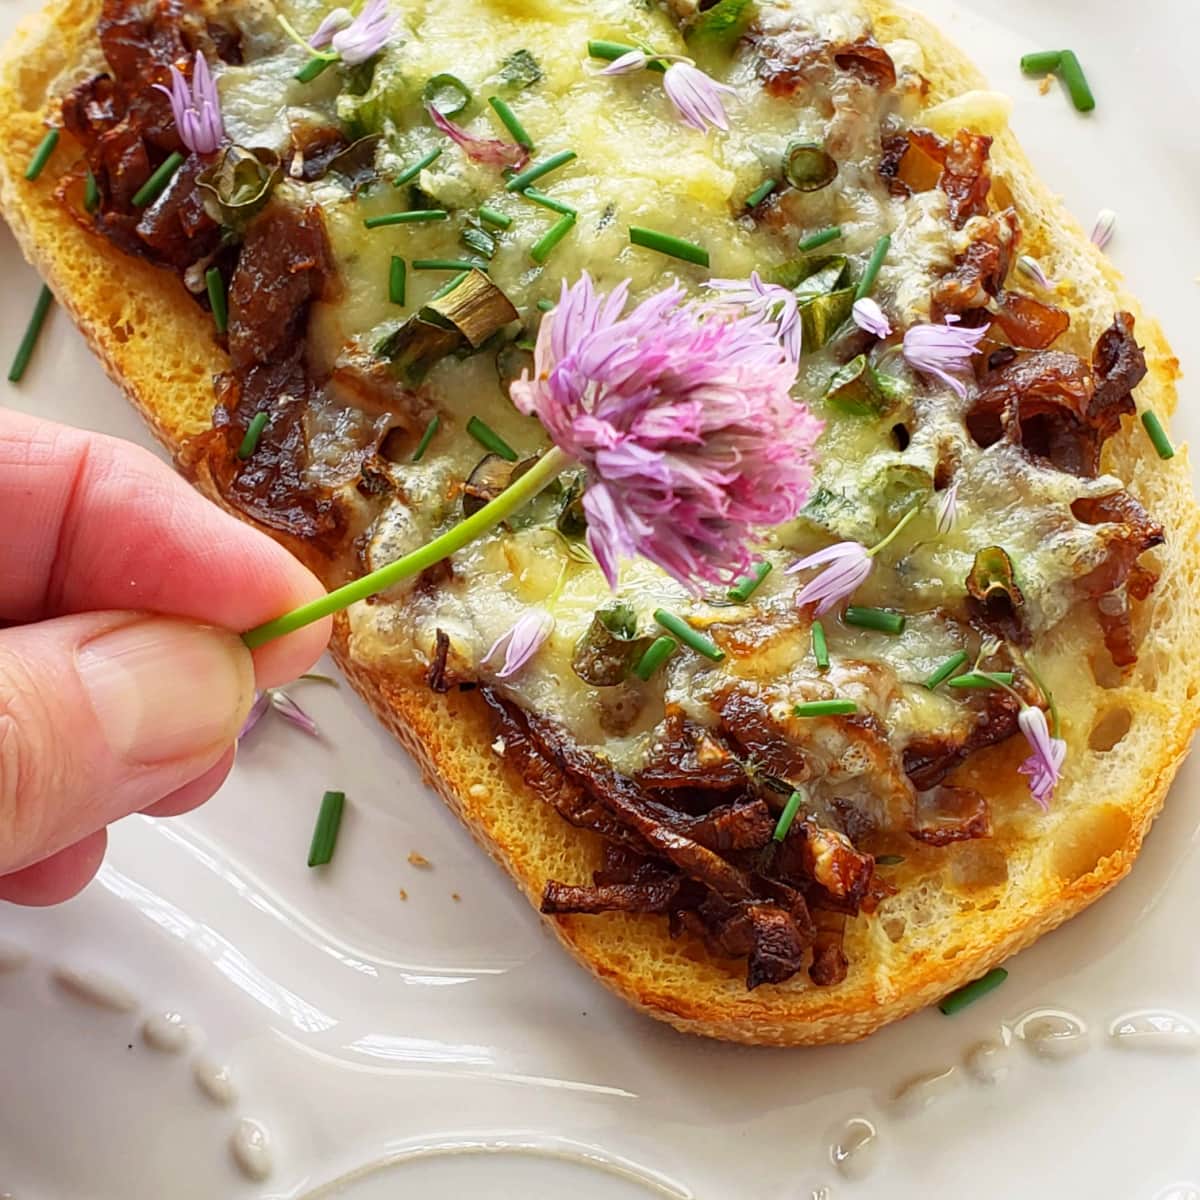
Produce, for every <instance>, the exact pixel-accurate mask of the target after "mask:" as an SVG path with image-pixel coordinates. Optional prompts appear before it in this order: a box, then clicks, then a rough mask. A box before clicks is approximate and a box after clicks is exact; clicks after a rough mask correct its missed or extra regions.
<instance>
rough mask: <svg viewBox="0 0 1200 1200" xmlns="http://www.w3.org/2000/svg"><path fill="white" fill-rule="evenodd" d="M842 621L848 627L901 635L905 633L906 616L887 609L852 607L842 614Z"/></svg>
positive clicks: (853, 605)
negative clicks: (853, 626)
mask: <svg viewBox="0 0 1200 1200" xmlns="http://www.w3.org/2000/svg"><path fill="white" fill-rule="evenodd" d="M842 620H843V621H845V622H846V624H847V625H855V626H857V627H858V628H859V629H874V630H876V631H877V632H879V633H890V634H893V635H895V634H901V633H903V632H904V616H903V614H901V613H898V612H891V611H889V610H888V609H886V608H862V607H860V606H858V605H855V604H852V605H850V606H849V607H848V608H847V609H846V611H845V612H844V613H843V614H842Z"/></svg>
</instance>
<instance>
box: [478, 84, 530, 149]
mask: <svg viewBox="0 0 1200 1200" xmlns="http://www.w3.org/2000/svg"><path fill="white" fill-rule="evenodd" d="M488 103H489V104H490V105H491V106H492V110H493V111H494V112H495V114H496V116H498V117H499V118H500V121H501V123H502V124H503V125H504V128H505V129H507V130H508V132H509V133H511V134H512V135H513V141H514V142H516V143H517V145H518V146H524V148H525V149H526V150H532V149H533V138H531V137H530V136H529V134H528V133H527V132H526V131H525V126H524V125H522V124H521V122H520V121H518V120H517V114H516V113H514V112H513V110H512V109H511V108H509V106H508V105H507V104H506V103H505V102H504V101H503V100H501V99H500V97H499V96H490V97H489V98H488Z"/></svg>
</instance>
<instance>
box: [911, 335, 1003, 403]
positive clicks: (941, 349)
mask: <svg viewBox="0 0 1200 1200" xmlns="http://www.w3.org/2000/svg"><path fill="white" fill-rule="evenodd" d="M957 321H958V317H956V316H948V317H947V318H946V323H945V324H944V325H914V326H913V327H912V328H911V329H910V330H909V331H908V332H907V333H906V334H905V335H904V357H905V359H906V360H907V362H908V365H909V366H910V367H912V368H913V369H914V370H916V371H922V372H924V373H925V374H926V375H933V376H935V377H936V378H938V379H940V380H941V381H942V382H943V383H944V384H945V385H946V386H947V387H949V388H951V389H952V390H953V392H954V394H955V395H956V396H958V397H960V398H961V397H964V396H965V395H966V394H967V388H966V384H964V383H963V381H962V379H961V378H959V376H960V375H962V373H963V372H964V371H966V370H967V369H969V367H970V364H971V358H972V356H973V355H975V354H977V353H978V352H979V343H980V342H981V341H982V340H983V338H984V335H985V334H986V333H987V331H988V329H989V328H990V326H987V325H981V326H980V327H979V328H978V329H960V328H959V327H958V325H957V324H956V322H957Z"/></svg>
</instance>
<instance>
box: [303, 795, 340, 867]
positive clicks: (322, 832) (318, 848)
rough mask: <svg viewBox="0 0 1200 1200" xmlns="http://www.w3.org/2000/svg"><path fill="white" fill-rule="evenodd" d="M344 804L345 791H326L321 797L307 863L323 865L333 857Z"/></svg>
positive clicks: (311, 865) (315, 865)
mask: <svg viewBox="0 0 1200 1200" xmlns="http://www.w3.org/2000/svg"><path fill="white" fill-rule="evenodd" d="M345 806H346V793H345V792H326V793H325V795H324V796H323V797H322V799H321V811H320V813H319V814H318V815H317V825H316V828H315V829H314V830H313V835H312V845H311V846H309V849H308V865H309V866H310V867H323V866H324V865H325V864H326V863H327V862H329V861H330V859H332V858H333V850H334V847H335V846H336V845H337V839H338V830H339V829H340V828H341V825H342V809H343V808H345Z"/></svg>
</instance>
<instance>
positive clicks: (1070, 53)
mask: <svg viewBox="0 0 1200 1200" xmlns="http://www.w3.org/2000/svg"><path fill="white" fill-rule="evenodd" d="M1058 77H1059V78H1060V79H1061V80H1062V81H1063V83H1064V84H1066V87H1067V91H1068V92H1069V93H1070V95H1071V103H1072V104H1074V105H1075V108H1076V110H1077V111H1078V112H1081V113H1084V112H1091V111H1092V109H1093V108H1095V107H1096V97H1095V96H1093V95H1092V89H1091V88H1090V87H1088V81H1087V79H1086V77H1085V76H1084V74H1083V67H1081V66H1080V65H1079V59H1078V57H1077V56H1076V54H1075V51H1074V50H1064V51H1063V52H1062V58H1060V59H1059V63H1058Z"/></svg>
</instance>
